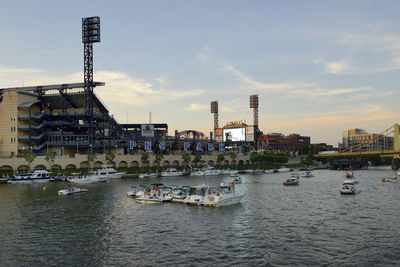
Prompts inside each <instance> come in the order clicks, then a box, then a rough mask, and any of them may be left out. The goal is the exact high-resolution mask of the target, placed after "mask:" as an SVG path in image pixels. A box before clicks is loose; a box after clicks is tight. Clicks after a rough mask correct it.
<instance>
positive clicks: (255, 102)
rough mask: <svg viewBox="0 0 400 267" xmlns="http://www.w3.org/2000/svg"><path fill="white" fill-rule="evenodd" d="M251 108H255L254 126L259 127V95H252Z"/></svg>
mask: <svg viewBox="0 0 400 267" xmlns="http://www.w3.org/2000/svg"><path fill="white" fill-rule="evenodd" d="M250 108H252V109H253V120H254V122H253V126H254V128H257V129H258V95H251V96H250Z"/></svg>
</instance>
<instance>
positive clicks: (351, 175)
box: [344, 172, 354, 178]
mask: <svg viewBox="0 0 400 267" xmlns="http://www.w3.org/2000/svg"><path fill="white" fill-rule="evenodd" d="M344 177H346V178H353V177H354V174H353V172H346V174H345V175H344Z"/></svg>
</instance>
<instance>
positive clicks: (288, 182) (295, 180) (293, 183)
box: [283, 177, 300, 186]
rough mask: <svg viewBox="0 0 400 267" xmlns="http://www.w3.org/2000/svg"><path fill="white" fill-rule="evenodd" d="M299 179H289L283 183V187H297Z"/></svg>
mask: <svg viewBox="0 0 400 267" xmlns="http://www.w3.org/2000/svg"><path fill="white" fill-rule="evenodd" d="M299 182H300V181H299V178H298V177H290V178H289V179H287V180H286V181H284V182H283V185H286V186H290V185H298V184H299Z"/></svg>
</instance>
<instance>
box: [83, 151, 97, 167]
mask: <svg viewBox="0 0 400 267" xmlns="http://www.w3.org/2000/svg"><path fill="white" fill-rule="evenodd" d="M86 159H87V161H88V163H89V169H91V168H92V164H91V162H94V161H95V160H96V159H97V156H96V153H94V152H92V151H88V152H87V154H86Z"/></svg>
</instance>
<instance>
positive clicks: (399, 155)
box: [313, 123, 400, 161]
mask: <svg viewBox="0 0 400 267" xmlns="http://www.w3.org/2000/svg"><path fill="white" fill-rule="evenodd" d="M392 134H393V149H382V150H371V149H370V148H371V144H374V143H377V142H379V141H381V140H382V139H384V138H386V137H387V136H389V135H392ZM369 155H377V156H381V157H393V159H399V160H398V161H400V146H399V124H398V123H396V124H394V125H393V126H392V127H390V128H389V129H387V130H385V131H384V132H382V133H381V134H379V135H377V136H375V137H374V138H372V139H370V140H365V142H363V143H360V144H357V145H355V146H352V147H349V148H346V149H343V150H341V151H338V152H336V153H319V154H314V155H313V156H314V158H317V159H318V158H319V159H323V158H338V157H361V156H369Z"/></svg>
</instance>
